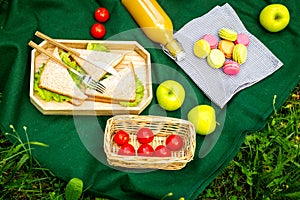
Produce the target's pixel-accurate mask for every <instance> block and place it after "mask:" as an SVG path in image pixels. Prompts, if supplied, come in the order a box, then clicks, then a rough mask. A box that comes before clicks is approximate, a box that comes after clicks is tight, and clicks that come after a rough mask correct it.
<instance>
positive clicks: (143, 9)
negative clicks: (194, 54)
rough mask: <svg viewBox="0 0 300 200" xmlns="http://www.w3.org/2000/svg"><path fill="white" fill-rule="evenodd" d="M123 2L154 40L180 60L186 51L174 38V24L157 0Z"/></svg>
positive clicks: (125, 0)
mask: <svg viewBox="0 0 300 200" xmlns="http://www.w3.org/2000/svg"><path fill="white" fill-rule="evenodd" d="M122 4H123V5H124V6H125V8H126V9H127V10H128V12H129V13H130V14H131V16H132V17H133V18H134V20H135V21H136V22H137V24H138V25H139V26H140V27H141V28H142V30H143V32H144V33H145V35H146V36H147V37H148V38H149V39H151V40H152V41H154V42H156V43H159V44H161V46H162V47H163V50H165V51H166V52H167V53H168V54H169V55H170V56H171V57H172V58H174V59H176V60H178V61H180V60H182V59H184V56H185V53H184V51H183V49H182V47H181V45H180V44H179V43H178V41H177V40H176V39H174V38H173V24H172V21H171V20H170V18H169V17H168V15H167V14H166V13H165V11H164V10H163V9H162V8H161V6H160V5H159V4H158V3H157V1H156V0H122Z"/></svg>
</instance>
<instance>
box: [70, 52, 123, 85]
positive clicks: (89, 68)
mask: <svg viewBox="0 0 300 200" xmlns="http://www.w3.org/2000/svg"><path fill="white" fill-rule="evenodd" d="M74 50H76V51H77V52H78V53H79V54H80V55H82V56H84V57H87V58H88V59H89V60H91V61H94V62H98V63H101V64H102V66H107V65H110V66H113V67H115V66H117V65H118V64H119V63H120V62H121V61H122V60H123V58H124V54H121V53H117V52H107V51H95V50H88V49H74ZM71 57H72V59H73V60H74V61H75V62H76V63H77V64H78V65H79V66H80V67H81V68H82V69H83V70H84V71H85V72H86V73H87V74H89V75H90V76H91V77H92V78H93V79H95V80H100V79H101V78H102V77H103V76H104V75H105V74H106V71H105V70H103V69H101V68H99V67H97V66H95V65H93V64H91V63H89V62H87V61H85V60H84V59H81V58H79V57H77V56H75V55H71Z"/></svg>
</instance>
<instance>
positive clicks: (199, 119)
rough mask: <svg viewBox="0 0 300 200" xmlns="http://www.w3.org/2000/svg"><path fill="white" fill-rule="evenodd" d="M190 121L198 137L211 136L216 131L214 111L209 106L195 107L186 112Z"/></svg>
mask: <svg viewBox="0 0 300 200" xmlns="http://www.w3.org/2000/svg"><path fill="white" fill-rule="evenodd" d="M188 121H190V122H191V123H192V124H193V125H194V126H195V129H196V132H197V133H198V134H200V135H208V134H211V133H212V132H213V131H214V130H215V129H216V125H217V122H216V113H215V109H214V108H213V107H211V106H209V105H197V106H195V107H194V108H192V109H191V110H190V111H189V112H188Z"/></svg>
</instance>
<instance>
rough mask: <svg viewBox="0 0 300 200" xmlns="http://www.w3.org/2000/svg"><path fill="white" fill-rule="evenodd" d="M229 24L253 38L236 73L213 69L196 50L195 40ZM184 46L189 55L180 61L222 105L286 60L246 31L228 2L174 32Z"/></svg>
mask: <svg viewBox="0 0 300 200" xmlns="http://www.w3.org/2000/svg"><path fill="white" fill-rule="evenodd" d="M223 27H226V28H230V29H232V30H235V31H236V32H237V33H245V34H247V35H248V36H249V38H250V44H249V46H248V57H247V60H246V62H245V63H244V64H242V65H241V69H240V72H239V73H238V74H237V75H234V76H232V75H226V74H225V73H224V72H223V70H222V69H221V68H220V69H213V68H211V67H210V66H209V65H208V64H207V61H206V59H201V58H198V57H196V56H195V55H194V53H193V46H194V43H195V42H196V41H197V40H199V39H200V38H201V37H202V36H203V35H205V34H213V35H215V36H217V37H218V31H219V30H220V29H221V28H223ZM174 38H176V39H177V40H178V41H179V42H180V43H181V44H182V46H183V48H184V50H185V53H186V57H185V59H184V60H182V61H176V62H177V64H178V65H179V66H180V67H181V68H182V69H183V70H184V71H185V73H186V74H188V75H189V76H190V77H191V79H192V80H193V81H194V82H195V83H196V84H197V86H198V87H199V88H200V89H201V90H202V91H203V92H204V93H205V94H206V95H207V97H208V98H210V100H211V101H212V102H214V103H215V104H216V105H218V106H219V107H220V108H223V107H224V106H225V105H226V104H227V102H228V101H229V100H230V99H231V98H232V97H233V96H234V95H235V94H236V93H238V92H239V91H241V90H243V89H245V88H247V87H249V86H251V85H253V84H255V83H257V82H259V81H260V80H262V79H264V78H265V77H267V76H269V75H271V74H272V73H273V72H275V71H276V70H277V69H279V68H280V67H281V66H282V65H283V63H282V62H281V61H280V60H279V59H278V58H276V56H275V55H274V54H273V53H272V52H271V51H270V50H269V49H268V48H267V47H266V46H265V45H264V44H263V43H262V42H260V41H259V40H258V39H257V38H256V37H255V36H253V35H252V34H251V33H250V32H248V31H247V29H246V28H245V26H244V25H243V23H242V22H241V20H240V19H239V17H238V15H237V14H236V12H235V11H234V9H233V8H232V7H231V6H230V5H229V4H228V3H226V4H225V5H223V6H216V7H215V8H213V9H212V10H210V11H209V12H208V13H207V14H205V15H203V16H201V17H199V18H195V19H193V20H191V21H190V22H188V23H187V24H186V25H184V26H183V27H182V28H181V29H180V30H179V31H177V32H176V33H175V34H174Z"/></svg>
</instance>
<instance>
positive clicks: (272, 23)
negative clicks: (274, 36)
mask: <svg viewBox="0 0 300 200" xmlns="http://www.w3.org/2000/svg"><path fill="white" fill-rule="evenodd" d="M259 21H260V24H261V25H262V26H263V27H264V28H265V29H267V30H268V31H270V32H278V31H281V30H283V29H284V28H285V27H286V26H287V25H288V24H289V21H290V13H289V10H288V9H287V7H286V6H284V5H282V4H270V5H268V6H266V7H264V8H263V10H262V11H261V12H260V15H259Z"/></svg>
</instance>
